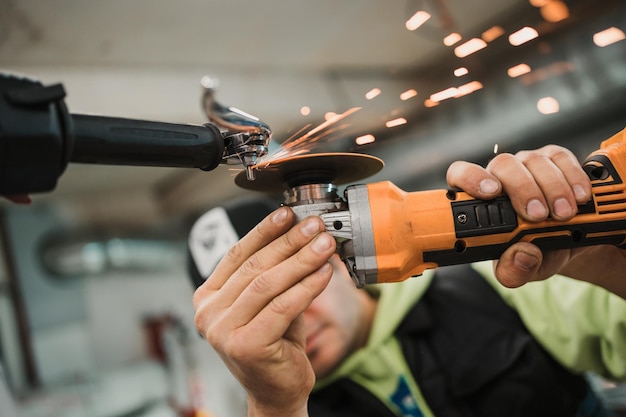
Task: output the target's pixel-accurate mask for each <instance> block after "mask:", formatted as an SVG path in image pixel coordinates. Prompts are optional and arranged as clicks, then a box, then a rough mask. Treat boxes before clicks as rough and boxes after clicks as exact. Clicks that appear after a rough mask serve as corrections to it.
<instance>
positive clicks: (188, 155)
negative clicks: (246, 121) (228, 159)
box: [70, 114, 224, 171]
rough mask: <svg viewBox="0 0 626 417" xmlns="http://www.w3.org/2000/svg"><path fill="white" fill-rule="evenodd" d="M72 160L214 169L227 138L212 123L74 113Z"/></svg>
mask: <svg viewBox="0 0 626 417" xmlns="http://www.w3.org/2000/svg"><path fill="white" fill-rule="evenodd" d="M71 119H72V123H73V125H74V126H73V131H74V143H73V150H72V154H71V157H70V161H71V162H83V163H91V164H107V165H138V166H163V167H181V168H200V169H202V170H205V171H210V170H212V169H215V168H216V167H217V166H218V165H219V164H220V162H221V161H222V157H223V154H224V139H223V138H222V135H221V133H220V131H219V129H218V128H217V127H216V126H214V125H212V124H206V125H204V126H198V125H185V124H174V123H163V122H152V121H145V120H134V119H124V118H117V117H105V116H94V115H78V114H72V115H71Z"/></svg>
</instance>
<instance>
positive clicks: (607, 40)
mask: <svg viewBox="0 0 626 417" xmlns="http://www.w3.org/2000/svg"><path fill="white" fill-rule="evenodd" d="M625 38H626V36H624V32H623V31H622V30H621V29H618V28H616V27H610V28H608V29H605V30H603V31H601V32H598V33H596V34H594V35H593V43H595V44H596V45H597V46H599V47H605V46H608V45H610V44H612V43H615V42H619V41H623V40H624V39H625Z"/></svg>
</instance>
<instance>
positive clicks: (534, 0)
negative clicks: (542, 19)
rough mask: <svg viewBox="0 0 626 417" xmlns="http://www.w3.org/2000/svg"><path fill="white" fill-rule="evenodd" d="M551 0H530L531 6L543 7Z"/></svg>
mask: <svg viewBox="0 0 626 417" xmlns="http://www.w3.org/2000/svg"><path fill="white" fill-rule="evenodd" d="M550 1H551V0H528V2H529V3H530V5H531V6H534V7H543V6H545V5H546V4H548V3H550Z"/></svg>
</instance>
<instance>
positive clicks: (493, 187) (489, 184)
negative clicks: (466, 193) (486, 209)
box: [480, 179, 499, 194]
mask: <svg viewBox="0 0 626 417" xmlns="http://www.w3.org/2000/svg"><path fill="white" fill-rule="evenodd" d="M498 188H499V186H498V183H497V182H496V181H494V180H492V179H484V180H482V181H481V182H480V192H481V193H483V194H495V193H496V192H497V191H498Z"/></svg>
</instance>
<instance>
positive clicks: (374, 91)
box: [365, 88, 382, 100]
mask: <svg viewBox="0 0 626 417" xmlns="http://www.w3.org/2000/svg"><path fill="white" fill-rule="evenodd" d="M381 92H382V91H380V88H372V89H371V90H370V91H368V92H367V93H365V98H366V99H368V100H371V99H373V98H374V97H376V96H377V95H379V94H380V93H381Z"/></svg>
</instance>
